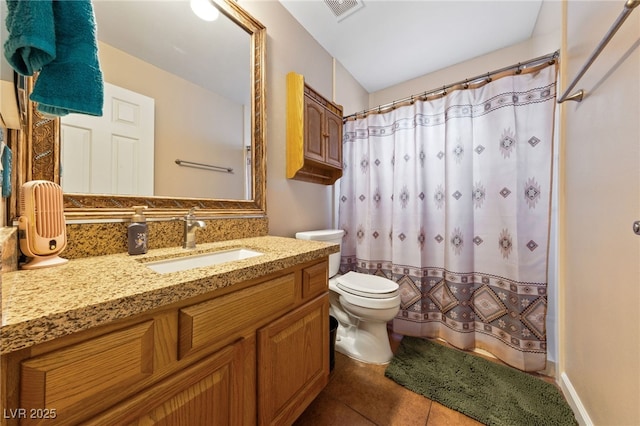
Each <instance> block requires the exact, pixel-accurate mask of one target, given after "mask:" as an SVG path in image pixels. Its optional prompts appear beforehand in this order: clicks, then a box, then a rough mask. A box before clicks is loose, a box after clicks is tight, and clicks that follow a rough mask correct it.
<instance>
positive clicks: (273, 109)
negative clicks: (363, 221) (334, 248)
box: [240, 1, 366, 237]
mask: <svg viewBox="0 0 640 426" xmlns="http://www.w3.org/2000/svg"><path fill="white" fill-rule="evenodd" d="M240 4H241V5H242V7H243V8H245V9H246V10H247V11H248V12H249V13H250V14H251V15H253V16H254V17H255V18H256V19H258V20H259V21H260V22H262V24H264V25H265V26H266V27H267V68H266V72H267V88H266V90H267V215H268V216H269V234H271V235H280V236H288V237H291V236H293V235H294V234H295V233H296V232H297V231H303V230H313V229H323V228H330V227H331V226H332V225H333V220H332V217H333V209H334V203H333V196H334V191H333V187H332V186H325V185H319V184H314V183H308V182H300V181H296V180H290V179H287V178H286V176H285V169H286V95H287V89H286V75H287V73H289V72H290V71H294V72H296V73H298V74H302V75H303V76H304V78H305V81H306V82H307V83H308V84H309V85H310V86H311V87H313V88H314V89H315V90H317V91H318V92H320V93H321V94H322V95H323V96H325V97H326V98H328V99H332V96H333V92H334V78H333V74H334V72H333V69H334V64H333V62H334V61H333V58H332V57H331V56H330V55H329V53H327V52H326V51H325V50H324V49H323V48H322V47H321V46H320V45H319V44H318V43H317V42H316V41H315V40H314V39H313V38H312V37H311V35H309V33H307V32H306V30H304V29H303V28H302V27H301V26H300V24H299V23H298V22H297V21H296V20H295V19H294V18H293V17H292V16H291V15H290V14H289V12H288V11H287V10H286V9H285V8H284V7H283V6H282V5H280V3H279V2H277V1H242V2H241V3H240ZM335 74H336V79H335V86H336V88H337V90H336V93H337V96H336V99H335V102H336V103H338V104H342V105H343V106H344V107H345V111H346V110H347V109H346V107H347V106H348V107H349V108H354V109H365V108H366V103H365V102H366V91H364V89H363V88H362V87H361V86H360V85H359V84H358V83H357V82H356V81H355V80H354V79H353V78H352V77H351V76H350V75H349V73H347V72H346V71H345V70H344V68H342V67H341V66H340V65H339V64H338V65H337V66H336V73H335ZM359 103H362V104H361V105H357V104H359Z"/></svg>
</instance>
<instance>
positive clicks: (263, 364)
mask: <svg viewBox="0 0 640 426" xmlns="http://www.w3.org/2000/svg"><path fill="white" fill-rule="evenodd" d="M328 380H329V295H328V294H327V293H325V294H323V295H322V296H319V297H317V298H315V299H313V300H312V301H310V302H309V303H307V304H305V305H303V306H301V307H300V308H298V309H296V310H294V311H292V312H291V313H289V314H287V315H285V316H283V317H282V318H280V319H279V320H277V321H275V322H273V323H272V324H270V325H268V326H267V327H264V328H262V329H260V330H258V424H260V425H282V424H291V423H292V422H293V421H294V420H295V419H296V418H297V417H298V416H299V415H300V414H301V413H302V411H304V409H305V408H306V407H307V406H308V405H309V404H310V403H311V401H313V399H314V398H315V397H316V396H318V394H319V393H320V391H321V390H322V389H323V388H324V387H325V386H326V384H327V382H328Z"/></svg>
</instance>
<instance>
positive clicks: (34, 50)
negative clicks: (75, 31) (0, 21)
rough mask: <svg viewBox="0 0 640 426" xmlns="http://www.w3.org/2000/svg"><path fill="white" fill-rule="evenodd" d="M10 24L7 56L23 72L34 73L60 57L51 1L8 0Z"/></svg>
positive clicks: (14, 66) (7, 23)
mask: <svg viewBox="0 0 640 426" xmlns="http://www.w3.org/2000/svg"><path fill="white" fill-rule="evenodd" d="M6 25H7V29H8V30H9V37H8V38H7V41H6V42H5V43H4V51H5V56H6V58H7V61H8V62H9V64H10V65H11V66H12V67H13V68H14V69H15V70H16V71H17V72H19V73H20V74H22V75H33V73H34V72H37V71H40V70H41V69H42V67H43V66H44V65H45V64H48V63H49V62H51V61H52V60H53V59H54V58H55V57H56V34H55V28H54V25H53V5H52V4H51V2H50V1H7V19H6Z"/></svg>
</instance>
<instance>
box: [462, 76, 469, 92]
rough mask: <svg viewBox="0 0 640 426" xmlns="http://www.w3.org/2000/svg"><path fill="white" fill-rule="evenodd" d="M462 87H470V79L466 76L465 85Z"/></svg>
mask: <svg viewBox="0 0 640 426" xmlns="http://www.w3.org/2000/svg"><path fill="white" fill-rule="evenodd" d="M462 87H464V88H465V89H468V88H469V79H466V78H465V79H464V86H462Z"/></svg>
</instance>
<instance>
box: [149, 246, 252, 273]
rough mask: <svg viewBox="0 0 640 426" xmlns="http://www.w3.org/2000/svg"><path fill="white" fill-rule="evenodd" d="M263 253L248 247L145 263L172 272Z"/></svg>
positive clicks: (158, 269) (160, 270) (155, 269)
mask: <svg viewBox="0 0 640 426" xmlns="http://www.w3.org/2000/svg"><path fill="white" fill-rule="evenodd" d="M261 254H262V253H260V252H258V251H254V250H250V249H246V248H239V249H232V250H225V251H216V252H214V253H205V254H198V255H194V256H185V257H180V258H176V259H166V260H158V261H156V262H149V263H146V264H145V265H146V266H147V267H148V268H151V269H153V270H154V271H156V272H158V273H159V274H168V273H170V272H178V271H186V270H188V269H194V268H202V267H204V266H213V265H219V264H221V263H226V262H233V261H235V260H242V259H248V258H250V257H255V256H260V255H261Z"/></svg>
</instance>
